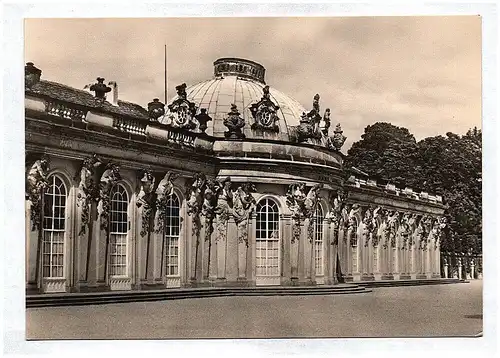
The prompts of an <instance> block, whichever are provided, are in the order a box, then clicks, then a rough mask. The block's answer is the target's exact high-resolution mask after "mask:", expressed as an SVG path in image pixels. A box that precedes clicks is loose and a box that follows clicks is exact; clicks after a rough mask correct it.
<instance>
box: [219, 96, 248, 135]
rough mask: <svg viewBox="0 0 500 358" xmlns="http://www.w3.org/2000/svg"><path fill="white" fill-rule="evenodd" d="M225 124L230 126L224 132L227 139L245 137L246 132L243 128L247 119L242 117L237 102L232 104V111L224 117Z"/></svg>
mask: <svg viewBox="0 0 500 358" xmlns="http://www.w3.org/2000/svg"><path fill="white" fill-rule="evenodd" d="M224 125H225V126H226V127H227V128H228V131H227V132H224V136H225V137H226V138H227V139H244V138H245V134H243V132H242V131H241V129H242V128H243V127H244V126H245V120H244V119H243V118H241V117H240V112H239V111H238V108H237V107H236V105H235V104H232V105H231V111H230V112H229V113H228V115H227V117H226V118H225V119H224Z"/></svg>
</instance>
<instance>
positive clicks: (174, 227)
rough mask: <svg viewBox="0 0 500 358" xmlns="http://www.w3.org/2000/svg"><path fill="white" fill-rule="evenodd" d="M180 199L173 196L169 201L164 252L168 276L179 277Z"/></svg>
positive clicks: (166, 214) (166, 212)
mask: <svg viewBox="0 0 500 358" xmlns="http://www.w3.org/2000/svg"><path fill="white" fill-rule="evenodd" d="M179 213H180V205H179V198H178V197H177V195H175V194H173V195H172V196H170V197H169V199H168V201H167V207H166V211H165V238H164V245H165V248H164V252H165V259H166V274H167V276H179V233H180V228H181V225H180V216H179Z"/></svg>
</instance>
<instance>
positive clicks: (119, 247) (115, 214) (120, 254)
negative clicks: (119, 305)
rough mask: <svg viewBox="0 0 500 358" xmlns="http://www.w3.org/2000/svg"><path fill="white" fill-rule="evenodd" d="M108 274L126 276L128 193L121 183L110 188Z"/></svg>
mask: <svg viewBox="0 0 500 358" xmlns="http://www.w3.org/2000/svg"><path fill="white" fill-rule="evenodd" d="M110 217H111V221H110V225H111V227H110V231H109V239H110V260H109V264H110V266H109V268H110V270H109V274H110V276H127V274H128V270H127V267H128V265H127V257H128V255H127V233H128V195H127V191H126V190H125V188H124V187H123V185H120V184H117V185H115V186H114V187H113V189H112V190H111V210H110Z"/></svg>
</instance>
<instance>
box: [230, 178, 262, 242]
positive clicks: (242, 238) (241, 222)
mask: <svg viewBox="0 0 500 358" xmlns="http://www.w3.org/2000/svg"><path fill="white" fill-rule="evenodd" d="M254 192H256V188H255V185H254V184H252V183H243V184H240V185H239V186H238V188H237V189H236V190H235V191H234V192H233V216H234V221H235V223H236V225H237V227H238V242H240V243H242V242H244V243H245V244H246V246H247V247H248V220H249V218H250V214H251V213H252V212H253V211H254V209H255V204H256V203H255V198H254V197H253V195H252V193H254Z"/></svg>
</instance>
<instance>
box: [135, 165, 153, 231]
mask: <svg viewBox="0 0 500 358" xmlns="http://www.w3.org/2000/svg"><path fill="white" fill-rule="evenodd" d="M140 183H141V187H140V189H139V194H138V195H137V202H136V206H137V207H138V208H140V207H142V226H141V231H140V235H141V236H142V237H144V236H146V235H147V233H148V232H150V231H151V218H152V216H153V211H154V206H155V203H154V198H153V195H154V192H153V191H154V185H155V177H154V176H153V173H151V171H150V170H148V169H146V170H142V171H140Z"/></svg>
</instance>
